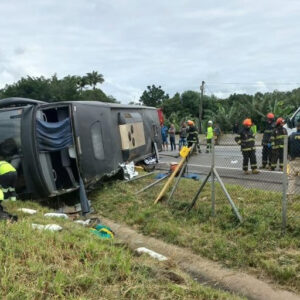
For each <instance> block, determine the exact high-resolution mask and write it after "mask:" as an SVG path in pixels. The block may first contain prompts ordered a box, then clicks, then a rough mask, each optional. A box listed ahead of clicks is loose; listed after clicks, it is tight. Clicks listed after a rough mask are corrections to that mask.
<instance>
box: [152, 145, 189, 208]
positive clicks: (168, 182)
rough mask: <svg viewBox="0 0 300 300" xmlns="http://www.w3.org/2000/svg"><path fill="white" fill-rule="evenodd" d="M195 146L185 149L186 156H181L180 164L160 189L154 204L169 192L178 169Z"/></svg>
mask: <svg viewBox="0 0 300 300" xmlns="http://www.w3.org/2000/svg"><path fill="white" fill-rule="evenodd" d="M193 148H194V145H193V146H192V147H191V148H188V151H185V153H184V156H183V157H182V158H181V161H180V162H179V164H178V166H177V167H176V169H175V170H174V171H173V173H172V175H171V176H170V178H169V179H168V181H167V182H166V184H165V185H164V187H163V188H162V190H161V191H160V193H159V195H158V196H157V198H156V200H155V201H154V204H156V203H157V202H158V201H159V200H161V199H162V197H163V196H164V194H165V193H166V192H167V190H168V188H169V186H170V184H171V183H172V181H173V179H174V177H175V176H176V174H177V173H178V171H179V170H180V169H181V167H182V166H183V164H184V162H185V160H186V158H187V156H188V154H189V152H190V151H191V150H192V149H193Z"/></svg>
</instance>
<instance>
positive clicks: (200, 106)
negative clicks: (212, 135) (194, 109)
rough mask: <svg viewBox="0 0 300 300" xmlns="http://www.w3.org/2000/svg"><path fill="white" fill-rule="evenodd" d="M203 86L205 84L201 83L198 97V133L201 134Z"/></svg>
mask: <svg viewBox="0 0 300 300" xmlns="http://www.w3.org/2000/svg"><path fill="white" fill-rule="evenodd" d="M204 84H205V82H204V81H202V84H201V86H200V92H201V95H200V101H199V133H201V131H202V126H201V122H202V111H203V94H204Z"/></svg>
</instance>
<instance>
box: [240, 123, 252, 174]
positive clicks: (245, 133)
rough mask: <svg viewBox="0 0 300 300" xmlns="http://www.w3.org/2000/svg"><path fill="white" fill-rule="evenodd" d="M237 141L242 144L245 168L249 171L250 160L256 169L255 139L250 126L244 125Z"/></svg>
mask: <svg viewBox="0 0 300 300" xmlns="http://www.w3.org/2000/svg"><path fill="white" fill-rule="evenodd" d="M235 141H236V142H237V143H238V144H239V145H241V150H242V154H243V170H244V171H248V163H249V161H250V165H251V169H252V171H254V170H256V169H257V163H256V154H255V139H254V136H253V132H252V131H251V129H250V128H249V127H244V128H243V129H242V131H241V132H240V135H239V136H238V137H236V138H235Z"/></svg>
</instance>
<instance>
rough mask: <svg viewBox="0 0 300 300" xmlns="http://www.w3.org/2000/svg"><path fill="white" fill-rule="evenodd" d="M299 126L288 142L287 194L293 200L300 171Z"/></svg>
mask: <svg viewBox="0 0 300 300" xmlns="http://www.w3.org/2000/svg"><path fill="white" fill-rule="evenodd" d="M298 126H299V127H298ZM298 126H297V127H298V128H297V132H294V133H292V134H291V135H290V136H289V143H288V153H289V156H290V162H289V167H288V179H289V184H288V190H287V194H288V197H289V200H292V196H293V195H294V194H295V189H296V179H297V176H299V173H300V125H298Z"/></svg>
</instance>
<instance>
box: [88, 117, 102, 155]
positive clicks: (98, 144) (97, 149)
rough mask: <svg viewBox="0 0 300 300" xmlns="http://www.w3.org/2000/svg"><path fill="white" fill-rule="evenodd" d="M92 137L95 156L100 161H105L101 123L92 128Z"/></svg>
mask: <svg viewBox="0 0 300 300" xmlns="http://www.w3.org/2000/svg"><path fill="white" fill-rule="evenodd" d="M91 137H92V144H93V150H94V156H95V158H96V159H98V160H103V159H104V147H103V140H102V131H101V124H100V122H99V121H97V122H95V123H94V124H92V126H91Z"/></svg>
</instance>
